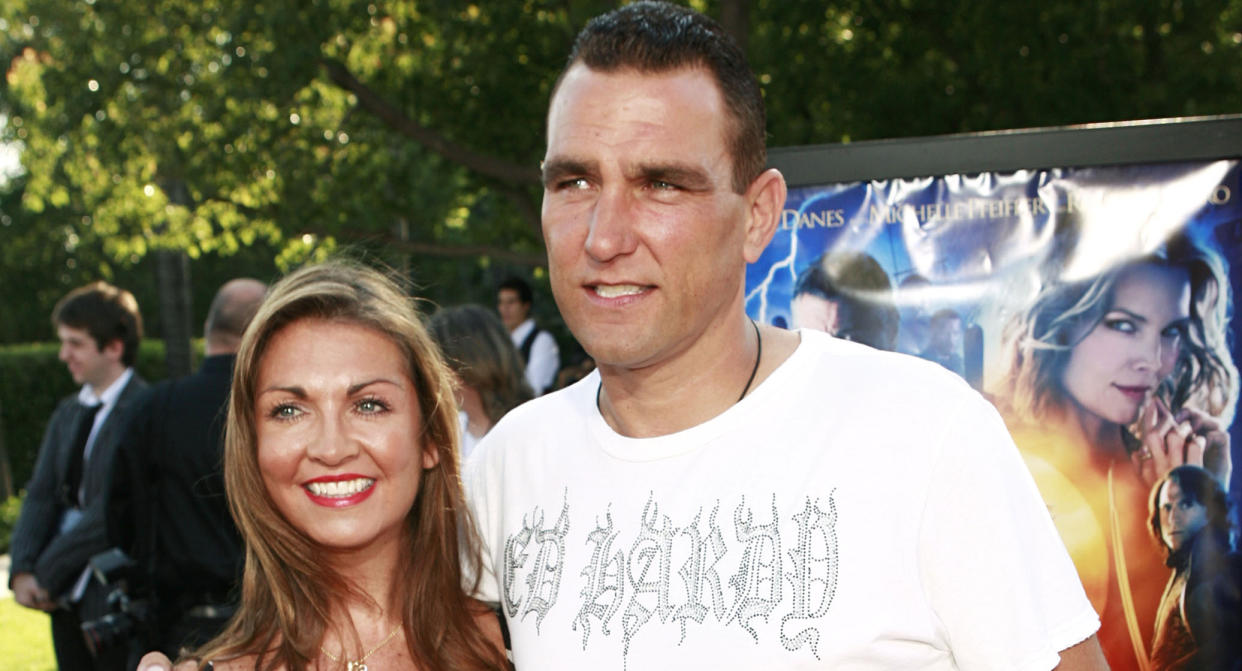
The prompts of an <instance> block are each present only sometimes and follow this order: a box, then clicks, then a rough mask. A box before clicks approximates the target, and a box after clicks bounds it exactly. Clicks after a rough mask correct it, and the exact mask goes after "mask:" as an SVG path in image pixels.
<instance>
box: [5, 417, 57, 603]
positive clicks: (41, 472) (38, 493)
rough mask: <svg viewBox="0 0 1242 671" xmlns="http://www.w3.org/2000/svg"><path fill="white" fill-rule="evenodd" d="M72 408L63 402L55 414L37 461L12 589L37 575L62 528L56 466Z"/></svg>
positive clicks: (18, 534) (16, 533) (17, 531)
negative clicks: (41, 556)
mask: <svg viewBox="0 0 1242 671" xmlns="http://www.w3.org/2000/svg"><path fill="white" fill-rule="evenodd" d="M68 408H69V406H68V405H67V404H66V402H64V401H62V402H61V404H60V405H58V406H57V407H56V410H55V411H54V412H52V417H51V419H49V420H48V423H47V428H46V429H45V430H44V431H43V442H42V444H40V446H39V454H38V456H37V457H36V458H35V467H34V473H33V474H32V475H31V477H30V482H29V483H27V485H26V495H25V498H24V499H22V510H21V513H20V514H19V515H18V518H17V526H15V527H14V529H13V538H12V545H11V547H10V554H11V556H12V564H11V566H10V569H9V570H10V578H9V585H10V587H12V585H13V579H14V578H16V577H17V576H18V575H20V574H22V573H32V572H33V571H34V566H35V561H36V560H37V559H38V558H39V553H40V552H42V551H43V548H44V547H45V546H46V545H47V543H48V541H49V540H51V538H52V535H53V534H55V533H56V529H57V528H58V526H59V525H60V516H61V513H62V506H61V503H60V501H59V500H58V498H57V497H58V495H59V493H58V490H59V488H60V485H61V483H60V482H59V478H58V477H57V473H56V471H57V468H56V462H57V460H58V458H59V457H60V450H61V449H62V448H63V441H64V440H65V435H64V433H65V431H64V429H65V427H64V424H65V423H67V422H68V421H69V415H70V414H71V413H69V412H68Z"/></svg>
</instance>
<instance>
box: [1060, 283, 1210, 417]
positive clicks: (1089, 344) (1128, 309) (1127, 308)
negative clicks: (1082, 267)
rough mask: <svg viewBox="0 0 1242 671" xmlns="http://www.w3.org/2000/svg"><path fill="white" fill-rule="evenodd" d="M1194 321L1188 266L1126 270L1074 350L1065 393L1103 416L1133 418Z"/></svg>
mask: <svg viewBox="0 0 1242 671" xmlns="http://www.w3.org/2000/svg"><path fill="white" fill-rule="evenodd" d="M1189 320H1190V275H1189V273H1188V272H1187V271H1186V270H1184V269H1181V268H1164V267H1161V266H1157V265H1152V264H1141V265H1137V266H1134V267H1132V268H1129V269H1127V270H1125V271H1123V272H1122V274H1121V276H1120V277H1119V278H1118V280H1117V283H1116V285H1115V286H1114V288H1113V297H1112V303H1111V305H1109V307H1108V310H1107V312H1105V313H1104V318H1103V319H1101V320H1100V322H1099V323H1098V324H1096V325H1095V326H1094V327H1093V328H1092V329H1091V331H1090V332H1088V333H1087V335H1086V336H1085V337H1084V338H1083V339H1082V340H1081V341H1079V342H1078V344H1077V345H1075V346H1074V348H1073V349H1072V350H1070V356H1069V362H1068V363H1067V364H1066V366H1065V371H1064V373H1063V374H1062V376H1061V384H1062V386H1063V387H1064V389H1065V392H1066V394H1068V395H1069V397H1070V398H1071V399H1073V401H1074V403H1075V404H1076V405H1077V406H1078V407H1079V408H1080V409H1082V410H1084V411H1086V412H1088V413H1090V414H1091V415H1094V416H1095V417H1097V418H1099V419H1100V420H1103V421H1106V422H1111V423H1113V424H1129V423H1130V422H1133V421H1134V420H1135V418H1136V417H1138V413H1139V410H1140V408H1142V406H1143V403H1144V402H1145V401H1146V400H1147V399H1148V398H1150V396H1151V395H1152V393H1154V392H1155V390H1156V388H1157V386H1159V384H1160V382H1161V381H1162V380H1164V378H1165V377H1167V376H1168V375H1169V373H1170V372H1171V371H1172V370H1173V365H1174V364H1175V363H1177V356H1178V353H1179V352H1180V350H1181V346H1182V339H1183V334H1184V333H1185V330H1186V325H1187V323H1188V322H1189Z"/></svg>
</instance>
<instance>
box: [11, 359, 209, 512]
mask: <svg viewBox="0 0 1242 671" xmlns="http://www.w3.org/2000/svg"><path fill="white" fill-rule="evenodd" d="M197 345H198V347H197V350H198V353H199V354H200V357H199V359H201V352H202V344H201V343H197ZM59 347H60V346H59V345H58V344H57V343H31V344H24V345H7V346H0V431H3V443H2V444H3V445H4V448H5V451H6V452H8V457H9V465H10V467H11V471H10V472H11V473H12V475H13V487H14V488H15V489H18V490H22V489H25V487H26V482H27V481H28V480H30V473H31V471H32V470H34V462H35V457H36V456H37V455H38V451H39V442H40V441H41V440H42V439H43V429H44V428H45V427H46V426H47V420H48V418H49V417H51V415H52V410H54V409H55V408H56V404H57V403H58V402H60V399H62V398H64V397H65V396H67V395H69V394H73V393H75V392H76V391H77V385H75V384H74V383H73V378H72V377H70V376H69V372H68V371H67V370H66V369H65V364H63V363H61V361H60V359H58V358H57V354H58V352H59ZM135 368H137V370H138V374H139V375H141V376H142V377H144V378H146V380H147V381H148V382H152V381H155V380H161V379H163V378H164V377H165V371H166V370H167V369H166V367H165V365H164V343H163V341H160V340H144V341H142V344H141V345H140V346H139V348H138V361H137V365H136V366H135Z"/></svg>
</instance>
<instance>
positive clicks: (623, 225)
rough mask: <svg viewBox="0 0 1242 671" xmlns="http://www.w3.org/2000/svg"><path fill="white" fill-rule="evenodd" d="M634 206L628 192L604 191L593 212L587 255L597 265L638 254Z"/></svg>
mask: <svg viewBox="0 0 1242 671" xmlns="http://www.w3.org/2000/svg"><path fill="white" fill-rule="evenodd" d="M633 208H634V203H633V202H632V196H631V195H630V194H629V193H628V192H627V191H626V190H625V189H620V188H616V189H603V190H602V191H601V192H600V195H599V198H598V199H597V200H596V201H595V206H594V207H593V208H592V209H591V221H590V232H589V233H588V234H587V239H586V252H587V254H588V255H589V256H590V257H591V258H592V259H595V260H596V261H601V262H606V261H611V260H612V259H614V258H616V257H618V256H624V255H626V254H629V253H631V252H633V251H634V248H635V246H636V240H637V237H636V236H635V234H634V223H635V222H634V216H633Z"/></svg>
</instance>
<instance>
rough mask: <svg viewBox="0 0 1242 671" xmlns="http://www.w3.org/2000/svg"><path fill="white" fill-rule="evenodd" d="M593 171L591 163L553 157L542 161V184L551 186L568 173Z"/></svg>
mask: <svg viewBox="0 0 1242 671" xmlns="http://www.w3.org/2000/svg"><path fill="white" fill-rule="evenodd" d="M592 172H594V171H593V170H592V169H591V164H589V163H588V162H586V161H583V160H579V159H573V158H553V159H549V160H547V161H544V162H543V169H542V173H543V185H544V186H545V187H548V186H551V185H553V184H555V183H556V182H558V181H560V180H562V179H564V178H566V177H568V176H570V175H575V176H579V175H586V174H590V173H592Z"/></svg>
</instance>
